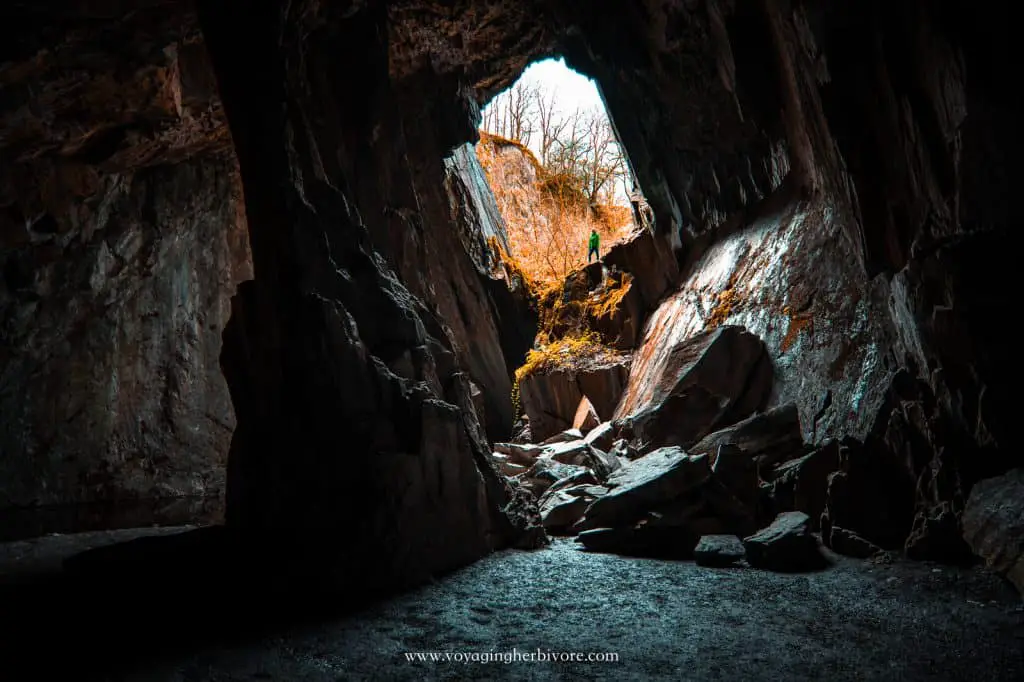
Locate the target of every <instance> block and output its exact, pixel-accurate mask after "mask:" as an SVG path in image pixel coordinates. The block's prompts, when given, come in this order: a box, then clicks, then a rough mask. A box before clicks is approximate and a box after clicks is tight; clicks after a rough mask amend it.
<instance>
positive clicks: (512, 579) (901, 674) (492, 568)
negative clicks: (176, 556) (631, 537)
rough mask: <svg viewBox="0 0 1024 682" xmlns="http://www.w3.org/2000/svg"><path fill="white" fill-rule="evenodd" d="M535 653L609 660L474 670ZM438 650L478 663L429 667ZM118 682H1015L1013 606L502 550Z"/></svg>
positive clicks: (965, 573)
mask: <svg viewBox="0 0 1024 682" xmlns="http://www.w3.org/2000/svg"><path fill="white" fill-rule="evenodd" d="M538 649H539V650H541V651H543V652H581V653H585V654H586V653H601V654H606V653H612V654H615V655H616V656H617V658H618V660H617V662H558V661H555V662H552V661H529V660H521V659H520V660H515V661H510V662H504V661H501V660H499V661H490V662H488V661H481V660H479V659H480V658H482V657H484V656H489V655H494V654H497V655H498V656H499V657H500V656H508V655H512V654H513V653H514V652H518V653H519V654H523V653H526V654H532V653H535V652H536V651H537V650H538ZM414 652H419V653H426V652H442V653H448V654H451V655H452V656H456V655H457V656H458V657H459V658H466V657H470V656H472V657H475V658H476V660H472V661H468V662H467V661H458V662H456V661H436V662H423V661H419V662H416V661H413V662H410V661H409V660H407V656H406V655H405V654H406V653H414ZM107 679H111V680H113V679H117V680H132V681H135V680H138V681H142V680H167V681H181V682H185V681H188V682H192V681H198V680H225V681H227V680H230V681H235V680H239V681H240V680H288V681H293V682H299V681H300V680H332V681H333V680H435V679H439V680H468V679H487V680H490V679H514V680H650V679H666V680H728V681H729V682H737V681H739V680H790V681H797V680H830V681H832V680H972V681H975V682H980V681H981V680H984V681H985V682H990V681H995V680H1022V679H1024V607H1022V602H1021V600H1020V598H1019V597H1018V596H1017V595H1016V594H1015V593H1014V592H1013V591H1012V589H1010V588H1009V587H1008V585H1007V584H1005V583H1003V582H1002V581H1000V580H999V579H998V578H996V577H994V576H992V575H990V574H988V573H987V572H985V571H983V570H977V569H975V570H960V569H951V568H948V567H937V566H933V565H930V564H921V563H911V562H895V563H891V564H885V563H871V562H862V561H856V560H848V559H837V561H836V564H835V565H834V566H833V567H832V568H830V569H828V570H825V571H822V572H819V573H814V574H802V575H780V574H772V573H766V572H761V571H756V570H752V569H705V568H701V567H698V566H696V565H694V564H693V563H690V562H670V561H656V560H647V559H631V558H624V557H618V556H611V555H597V554H588V553H584V552H581V551H579V550H577V549H576V545H575V544H574V543H572V542H571V541H565V540H559V541H556V542H555V543H554V545H553V546H552V547H551V548H549V549H545V550H540V551H535V552H517V551H508V552H502V553H499V554H495V555H493V556H491V557H489V558H488V559H485V560H483V561H481V562H479V563H477V564H475V565H473V566H470V567H468V568H466V569H464V570H462V571H459V572H458V573H456V574H454V575H452V576H449V577H448V578H446V579H444V580H443V581H440V582H438V583H436V584H433V585H429V586H426V587H424V588H421V589H419V590H416V591H413V592H411V593H407V594H404V595H401V596H398V597H396V598H393V599H391V600H389V601H386V602H384V603H380V604H377V605H376V606H374V607H372V608H369V609H367V610H365V611H363V612H361V613H358V614H353V615H351V616H348V617H345V618H342V619H338V620H335V621H333V622H331V623H329V624H320V625H316V626H305V627H302V628H293V629H292V630H290V631H288V632H287V633H286V634H278V635H274V636H267V637H263V638H262V639H260V640H256V641H251V642H248V643H246V644H244V645H237V646H232V647H211V648H209V649H207V650H205V651H201V652H198V653H192V654H189V655H185V656H179V657H177V658H176V659H173V660H166V661H164V662H161V663H159V664H150V665H147V666H146V669H145V670H137V671H135V672H133V673H130V674H127V675H123V676H122V675H119V676H118V677H110V678H107Z"/></svg>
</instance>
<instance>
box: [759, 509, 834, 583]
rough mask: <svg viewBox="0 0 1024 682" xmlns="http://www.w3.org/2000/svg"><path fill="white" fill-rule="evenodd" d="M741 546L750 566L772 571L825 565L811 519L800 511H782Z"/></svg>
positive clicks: (798, 569)
mask: <svg viewBox="0 0 1024 682" xmlns="http://www.w3.org/2000/svg"><path fill="white" fill-rule="evenodd" d="M743 547H744V548H745V549H746V552H747V560H748V561H749V562H750V565H751V566H755V567H757V568H766V569H769V570H772V571H809V570H814V569H819V568H823V567H825V566H826V565H827V560H826V559H825V556H824V555H823V554H822V553H821V550H820V549H819V548H818V539H817V538H816V537H814V536H813V535H812V534H811V530H810V519H809V518H808V516H807V514H804V513H803V512H783V513H782V514H779V515H778V516H777V517H775V520H774V521H772V524H771V525H770V526H768V527H767V528H765V529H764V530H761V531H758V532H757V533H755V534H754V535H751V536H750V537H747V538H744V540H743Z"/></svg>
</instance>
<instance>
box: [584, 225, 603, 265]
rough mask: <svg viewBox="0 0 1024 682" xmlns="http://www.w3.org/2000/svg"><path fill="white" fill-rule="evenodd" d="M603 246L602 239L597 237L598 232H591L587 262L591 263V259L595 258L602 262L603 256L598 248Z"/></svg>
mask: <svg viewBox="0 0 1024 682" xmlns="http://www.w3.org/2000/svg"><path fill="white" fill-rule="evenodd" d="M600 245H601V238H600V237H598V236H597V230H591V231H590V248H589V249H588V250H587V262H588V263H589V262H590V257H591V256H593V257H594V258H596V259H597V260H601V254H600V252H599V251H598V248H599V247H600Z"/></svg>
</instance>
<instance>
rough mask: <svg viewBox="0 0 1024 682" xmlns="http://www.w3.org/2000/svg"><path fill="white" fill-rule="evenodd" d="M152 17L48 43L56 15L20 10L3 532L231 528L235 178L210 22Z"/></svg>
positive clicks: (1, 166) (4, 168)
mask: <svg viewBox="0 0 1024 682" xmlns="http://www.w3.org/2000/svg"><path fill="white" fill-rule="evenodd" d="M70 5H74V3H71V4H70ZM11 9H14V8H11ZM79 10H81V8H79ZM137 10H138V11H137V12H136V13H134V14H133V15H132V16H130V17H126V18H123V20H121V19H120V18H118V20H117V21H114V17H112V18H111V21H110V22H109V23H104V22H103V21H96V22H85V23H84V24H83V25H81V26H79V28H78V29H76V30H68V31H67V32H66V34H61V35H51V36H48V38H47V41H46V42H45V44H40V43H38V42H34V41H39V40H40V39H41V35H40V33H37V32H34V30H33V21H34V20H40V19H42V18H44V17H45V16H46V11H45V10H41V11H40V12H39V13H37V14H35V15H33V17H32V18H31V19H29V20H28V21H27V22H22V21H19V19H18V17H17V11H15V13H14V15H13V16H10V17H9V16H8V15H7V9H5V18H4V20H3V22H2V23H3V24H4V25H5V31H6V29H7V28H8V27H10V28H12V29H14V30H15V31H16V32H17V33H18V34H20V35H19V36H18V37H14V36H12V37H11V38H10V39H8V38H6V37H5V38H4V41H3V42H4V43H5V44H6V45H9V46H11V47H12V48H13V46H14V45H16V44H21V43H22V41H24V43H25V45H26V47H25V51H24V52H20V53H19V52H18V51H17V50H15V52H13V53H10V54H11V55H12V56H14V55H18V54H20V55H21V57H22V58H24V59H27V60H28V61H27V62H17V61H15V62H11V63H9V66H11V67H12V68H6V69H4V71H3V73H2V74H0V89H2V90H3V91H4V92H5V95H7V96H5V98H4V102H3V103H2V104H0V271H2V275H3V276H2V277H0V414H2V415H3V417H2V418H0V527H2V528H3V531H2V532H0V536H2V537H5V538H14V537H23V536H26V535H33V534H40V533H49V532H73V531H76V530H90V529H99V528H107V527H117V526H125V525H127V526H141V525H150V524H152V523H158V522H159V523H168V522H170V523H182V522H191V521H194V520H200V519H202V520H204V521H207V522H209V521H216V520H218V519H222V518H223V504H224V503H223V499H224V490H225V467H226V463H227V456H228V447H229V444H230V441H231V432H232V430H233V429H234V426H235V414H234V410H233V408H232V405H231V399H230V395H229V393H228V388H227V384H226V382H225V380H224V377H223V375H222V374H221V371H220V367H219V362H218V357H219V355H220V349H221V333H222V331H223V329H224V327H225V325H226V324H227V322H228V317H229V316H230V312H231V309H230V298H231V295H232V293H233V292H234V288H235V286H236V285H237V284H238V283H239V282H241V281H243V280H245V279H248V278H249V277H251V264H250V256H249V244H248V234H247V226H246V219H245V214H244V209H243V207H242V205H241V202H240V194H241V187H240V181H239V177H238V169H237V166H236V162H235V159H234V157H233V154H232V153H231V139H230V135H229V133H228V130H227V126H226V124H225V120H224V114H223V110H222V108H221V106H220V102H219V100H218V97H217V90H216V83H215V79H214V76H213V72H212V70H211V68H210V64H209V61H208V59H207V57H206V55H205V52H204V50H203V48H202V44H201V43H198V44H196V42H195V40H194V39H195V37H196V34H197V33H198V26H197V23H196V19H195V16H194V15H193V14H191V13H184V14H178V12H180V8H172V7H169V6H166V5H164V6H158V5H154V4H147V5H145V6H140V7H139V8H137ZM63 11H65V12H67V14H68V16H67V17H66V18H67V20H68V21H69V22H71V24H72V25H73V24H74V23H75V22H76V18H75V15H76V13H77V11H76V9H75V8H74V7H72V6H69V7H66V8H65V9H64V10H63ZM6 35H7V34H6V32H5V36H6ZM43 47H45V48H48V49H45V50H41V49H40V48H43ZM58 55H59V56H58ZM25 64H31V66H30V68H22V66H24V65H25Z"/></svg>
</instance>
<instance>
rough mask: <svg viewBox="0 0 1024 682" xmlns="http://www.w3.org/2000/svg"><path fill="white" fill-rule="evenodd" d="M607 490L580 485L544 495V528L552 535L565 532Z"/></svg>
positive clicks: (542, 515)
mask: <svg viewBox="0 0 1024 682" xmlns="http://www.w3.org/2000/svg"><path fill="white" fill-rule="evenodd" d="M607 490H608V489H607V488H603V487H601V486H594V485H579V486H574V487H569V488H563V489H560V490H556V491H553V492H552V491H548V492H546V493H544V495H543V496H541V498H540V501H539V505H540V516H541V521H542V523H543V525H544V528H545V529H546V530H547V531H549V532H551V533H561V532H564V531H565V530H566V529H568V528H569V527H571V526H572V525H573V524H574V523H576V522H577V521H578V520H579V519H580V518H581V517H582V516H583V513H584V512H585V511H586V510H587V507H589V506H590V504H591V503H592V502H593V501H594V500H595V499H597V497H598V496H600V495H603V494H604V493H605V492H607Z"/></svg>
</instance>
